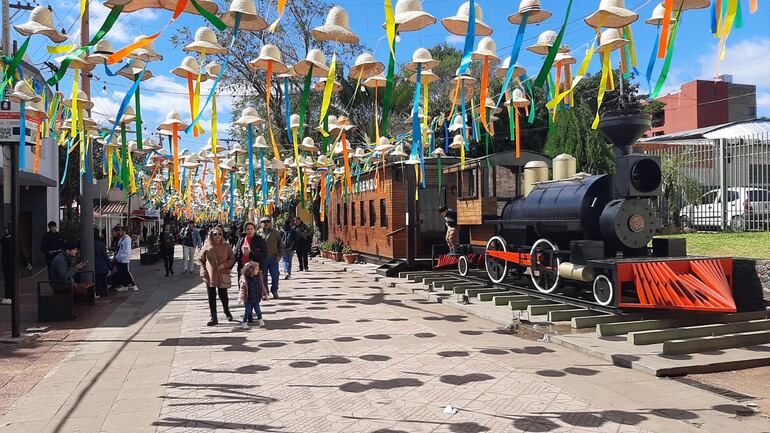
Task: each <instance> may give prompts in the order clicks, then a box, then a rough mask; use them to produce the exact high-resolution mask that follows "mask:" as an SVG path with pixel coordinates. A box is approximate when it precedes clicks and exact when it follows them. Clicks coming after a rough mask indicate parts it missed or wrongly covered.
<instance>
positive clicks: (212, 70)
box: [206, 62, 222, 80]
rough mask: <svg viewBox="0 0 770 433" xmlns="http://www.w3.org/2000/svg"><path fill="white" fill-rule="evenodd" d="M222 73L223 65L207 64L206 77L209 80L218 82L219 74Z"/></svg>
mask: <svg viewBox="0 0 770 433" xmlns="http://www.w3.org/2000/svg"><path fill="white" fill-rule="evenodd" d="M221 73H222V65H220V64H219V63H217V62H208V63H207V64H206V75H208V77H209V80H216V79H217V77H218V76H219V74H221Z"/></svg>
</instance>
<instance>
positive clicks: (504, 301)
mask: <svg viewBox="0 0 770 433" xmlns="http://www.w3.org/2000/svg"><path fill="white" fill-rule="evenodd" d="M532 299H535V298H533V297H531V296H527V295H497V296H492V302H493V303H494V304H495V305H508V303H509V302H511V301H525V300H532Z"/></svg>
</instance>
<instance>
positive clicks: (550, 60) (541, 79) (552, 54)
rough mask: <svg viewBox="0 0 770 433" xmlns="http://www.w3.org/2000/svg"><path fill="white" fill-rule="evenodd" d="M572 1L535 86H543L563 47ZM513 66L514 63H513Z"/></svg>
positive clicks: (570, 0)
mask: <svg viewBox="0 0 770 433" xmlns="http://www.w3.org/2000/svg"><path fill="white" fill-rule="evenodd" d="M572 1H573V0H569V4H568V5H567V15H565V16H564V24H562V26H561V30H559V35H558V36H556V40H555V41H554V42H553V46H552V47H551V49H550V50H549V51H548V55H547V56H546V57H545V61H544V62H543V67H542V68H540V73H538V74H537V78H536V79H535V87H543V84H544V83H545V80H546V75H548V73H549V72H550V71H551V67H552V66H553V60H554V59H555V58H556V53H558V52H559V48H561V41H562V39H564V32H565V30H567V23H568V22H569V13H570V11H571V10H572ZM511 67H513V65H511Z"/></svg>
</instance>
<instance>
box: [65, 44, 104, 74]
mask: <svg viewBox="0 0 770 433" xmlns="http://www.w3.org/2000/svg"><path fill="white" fill-rule="evenodd" d="M79 48H80V45H73V46H72V49H71V50H70V51H69V53H72V52H73V51H75V50H77V49H79ZM69 53H68V54H67V55H64V56H61V57H57V58H56V61H57V62H58V63H59V64H61V63H64V61H65V59H67V57H68V56H69ZM94 67H95V65H94V64H93V63H91V62H89V61H88V52H87V51H83V52H82V53H80V54H78V55H77V56H76V57H73V58H72V61H71V62H70V64H69V65H67V68H68V69H75V68H77V69H80V70H81V71H90V70H92V69H94Z"/></svg>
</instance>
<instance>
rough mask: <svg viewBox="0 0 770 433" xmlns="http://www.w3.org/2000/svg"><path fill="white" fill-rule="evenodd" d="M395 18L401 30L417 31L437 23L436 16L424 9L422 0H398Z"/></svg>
mask: <svg viewBox="0 0 770 433" xmlns="http://www.w3.org/2000/svg"><path fill="white" fill-rule="evenodd" d="M395 19H396V25H397V26H398V27H397V28H398V31H399V32H416V31H418V30H422V29H424V28H425V27H428V26H430V25H433V24H436V17H434V16H433V15H431V14H429V13H427V12H425V10H423V8H422V4H421V2H420V0H398V1H397V2H396V13H395ZM384 26H385V24H383V27H384Z"/></svg>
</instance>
